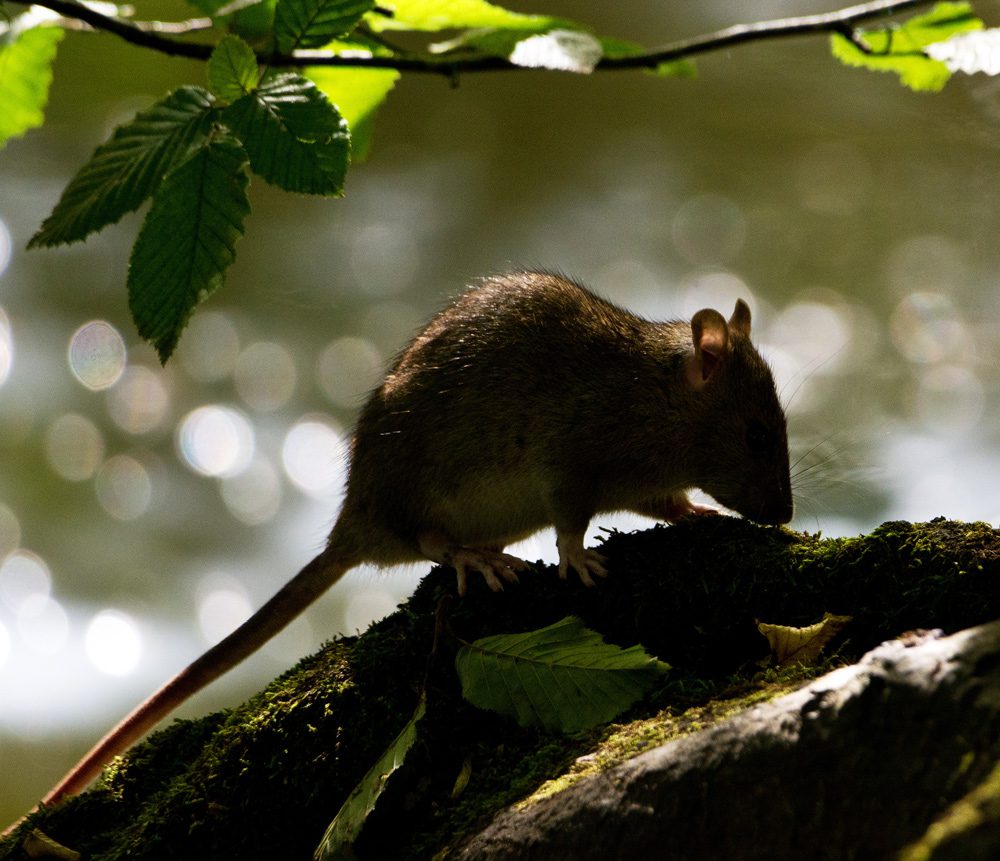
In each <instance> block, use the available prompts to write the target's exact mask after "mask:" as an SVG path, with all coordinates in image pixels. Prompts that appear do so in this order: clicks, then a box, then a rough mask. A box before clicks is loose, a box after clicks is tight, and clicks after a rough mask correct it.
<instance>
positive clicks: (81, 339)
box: [67, 320, 126, 391]
mask: <svg viewBox="0 0 1000 861" xmlns="http://www.w3.org/2000/svg"><path fill="white" fill-rule="evenodd" d="M125 357H126V353H125V341H124V340H122V336H121V335H120V334H118V330H117V329H116V328H115V327H114V326H112V325H111V324H110V323H106V322H104V320H94V321H92V322H90V323H85V324H84V325H82V326H81V327H80V328H79V329H77V330H76V331H75V332H74V333H73V337H72V338H70V341H69V350H68V351H67V358H68V359H69V367H70V370H71V371H72V372H73V376H75V377H76V378H77V379H78V380H79V381H80V382H81V383H83V384H84V385H85V386H86V387H87V388H88V389H93V390H95V391H96V390H99V389H106V388H109V387H110V386H113V385H114V384H115V383H116V382H118V378H119V377H121V375H122V372H123V371H124V370H125Z"/></svg>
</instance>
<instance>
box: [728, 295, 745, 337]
mask: <svg viewBox="0 0 1000 861" xmlns="http://www.w3.org/2000/svg"><path fill="white" fill-rule="evenodd" d="M729 328H730V329H732V330H733V331H734V332H736V334H738V335H742V336H743V337H744V338H749V337H750V306H749V305H747V303H746V302H744V301H743V300H742V299H737V300H736V308H735V310H734V311H733V316H732V317H730V318H729Z"/></svg>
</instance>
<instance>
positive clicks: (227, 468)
mask: <svg viewBox="0 0 1000 861" xmlns="http://www.w3.org/2000/svg"><path fill="white" fill-rule="evenodd" d="M177 447H178V450H179V451H180V454H181V457H182V458H183V459H184V462H185V463H186V464H187V465H188V466H190V467H191V468H192V469H193V470H195V471H196V472H200V473H201V474H202V475H214V476H230V475H236V474H237V473H239V472H241V471H242V470H244V469H246V467H247V465H248V464H249V463H250V460H251V459H252V458H253V452H254V437H253V427H252V426H251V424H250V422H249V421H247V419H246V417H245V416H244V415H243V414H242V413H240V412H237V411H236V410H234V409H232V408H231V407H223V406H217V405H208V406H204V407H198V409H196V410H193V411H192V412H190V413H188V414H187V416H185V417H184V420H183V421H182V422H181V425H180V429H179V431H178V434H177Z"/></svg>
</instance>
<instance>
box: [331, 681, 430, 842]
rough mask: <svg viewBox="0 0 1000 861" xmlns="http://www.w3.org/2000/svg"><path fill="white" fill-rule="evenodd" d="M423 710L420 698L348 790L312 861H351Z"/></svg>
mask: <svg viewBox="0 0 1000 861" xmlns="http://www.w3.org/2000/svg"><path fill="white" fill-rule="evenodd" d="M425 710H426V706H425V701H424V698H423V697H421V698H420V703H419V705H418V706H417V709H416V711H415V712H414V713H413V717H411V718H410V719H409V720H408V721H407V722H406V726H404V727H403V729H402V730H400V733H399V735H397V736H396V738H395V739H393V741H392V744H390V745H389V747H388V748H386V750H385V753H383V754H382V756H380V757H379V759H378V762H376V763H375V764H374V765H373V766H372V767H371V768H370V769H369V770H368V773H367V774H366V775H365V776H364V777H363V778H361V782H360V783H358V785H357V786H355V787H354V789H352V790H351V794H350V795H349V796H347V800H346V801H345V802H344V803H343V805H342V806H341V808H340V810H339V811H338V812H337V815H336V816H335V817H334V819H333V822H331V823H330V825H329V826H328V827H327V829H326V833H325V834H324V835H323V839H322V841H321V842H320V844H319V847H318V848H317V849H316V852H315V853H314V854H313V857H314V858H315V859H316V861H348V859H351V861H353V859H354V858H355V855H354V852H353V850H352V848H351V847H352V846H353V845H354V843H355V841H356V840H357V839H358V835H360V834H361V829H362V827H363V826H364V824H365V820H367V819H368V816H369V814H370V813H371V812H372V811H373V810H374V809H375V804H376V803H377V802H378V799H379V797H380V796H381V795H382V791H383V790H384V789H385V787H386V784H387V783H388V781H389V778H390V777H392V775H393V772H395V771H396V769H398V768H399V767H400V766H401V765H402V764H403V761H404V760H405V759H406V755H407V754H408V753H409V752H410V749H411V748H412V747H413V745H414V743H415V742H416V740H417V724H418V723H419V722H420V719H421V718H422V717H423V716H424V712H425Z"/></svg>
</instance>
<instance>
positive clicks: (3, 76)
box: [0, 19, 63, 148]
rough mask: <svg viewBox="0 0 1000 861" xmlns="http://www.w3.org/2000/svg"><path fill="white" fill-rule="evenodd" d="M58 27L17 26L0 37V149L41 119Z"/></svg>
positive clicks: (42, 119) (54, 52)
mask: <svg viewBox="0 0 1000 861" xmlns="http://www.w3.org/2000/svg"><path fill="white" fill-rule="evenodd" d="M62 37H63V31H62V28H61V27H51V26H48V27H30V28H28V29H20V28H18V27H17V20H16V19H15V21H14V26H12V27H11V29H10V32H9V33H8V34H7V35H6V36H5V37H4V38H3V39H0V105H2V106H3V109H2V110H0V148H2V147H3V146H4V145H5V144H6V143H7V141H8V140H10V139H11V138H15V137H18V136H20V135H23V134H24V133H25V132H26V131H28V130H29V129H33V128H36V127H37V126H40V125H41V124H42V123H43V122H44V121H45V105H46V103H47V102H48V100H49V85H50V84H51V83H52V61H53V60H55V57H56V46H57V45H58V44H59V40H60V39H62Z"/></svg>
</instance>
